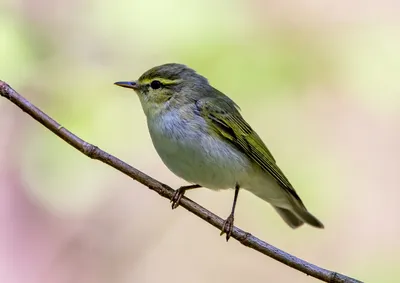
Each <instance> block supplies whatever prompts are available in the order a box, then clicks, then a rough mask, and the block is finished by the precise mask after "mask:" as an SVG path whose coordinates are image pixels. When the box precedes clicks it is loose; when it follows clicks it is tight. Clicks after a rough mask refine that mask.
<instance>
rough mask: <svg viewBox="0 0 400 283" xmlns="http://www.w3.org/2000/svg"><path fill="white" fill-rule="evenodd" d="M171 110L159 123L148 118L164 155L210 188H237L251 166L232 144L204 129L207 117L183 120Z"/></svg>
mask: <svg viewBox="0 0 400 283" xmlns="http://www.w3.org/2000/svg"><path fill="white" fill-rule="evenodd" d="M176 118H177V117H174V114H168V117H164V119H163V121H164V122H161V123H160V120H158V122H152V121H148V126H149V131H150V135H151V138H152V140H153V144H154V147H155V148H156V150H157V152H158V154H159V155H160V157H161V159H162V160H163V162H164V163H165V165H166V166H167V167H168V168H169V169H170V170H171V171H172V172H173V173H175V174H176V175H177V176H179V177H181V178H182V179H185V180H186V181H188V182H190V183H194V184H199V185H201V186H203V187H207V188H210V189H214V190H218V189H228V188H234V187H235V184H236V183H238V182H239V181H241V180H242V179H243V178H245V176H246V175H247V174H248V170H249V169H250V168H251V167H252V165H251V163H250V161H249V160H247V159H246V157H245V156H244V155H243V154H242V153H240V152H239V151H238V150H236V149H235V148H234V147H233V146H231V145H230V144H228V143H226V142H225V141H222V140H220V139H218V138H217V137H215V136H210V135H209V134H207V133H206V132H205V129H206V124H205V121H204V120H202V119H200V120H199V121H196V122H195V123H193V122H184V121H181V120H180V119H176Z"/></svg>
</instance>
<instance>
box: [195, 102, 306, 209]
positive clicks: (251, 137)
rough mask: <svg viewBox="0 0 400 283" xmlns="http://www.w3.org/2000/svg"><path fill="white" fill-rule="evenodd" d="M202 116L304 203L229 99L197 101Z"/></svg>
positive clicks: (222, 135)
mask: <svg viewBox="0 0 400 283" xmlns="http://www.w3.org/2000/svg"><path fill="white" fill-rule="evenodd" d="M196 106H197V109H198V110H199V112H200V115H201V116H202V117H203V118H205V119H207V120H208V121H210V122H211V124H212V125H213V129H214V130H215V132H217V133H218V134H219V135H220V136H221V137H222V138H224V139H225V140H227V141H228V142H230V143H231V144H233V145H234V146H235V147H237V148H238V149H239V150H240V151H241V152H244V153H245V154H246V155H247V156H248V157H249V158H250V159H251V160H252V161H253V162H255V163H256V164H257V165H259V166H260V167H261V168H262V169H264V170H265V171H266V172H268V173H269V174H270V175H271V176H272V177H274V179H275V180H276V181H277V183H278V184H279V185H280V187H282V188H283V189H284V190H285V191H287V192H288V193H289V194H290V195H292V196H293V197H295V198H296V199H297V200H299V201H300V203H302V202H301V200H300V198H299V196H298V195H297V193H296V191H295V190H294V188H293V186H292V185H291V184H290V183H289V180H288V179H287V178H286V177H285V175H284V174H283V172H282V171H281V170H280V169H279V167H278V166H277V165H276V161H275V159H274V157H273V156H272V154H271V152H270V151H269V150H268V148H267V147H266V145H265V144H264V142H263V141H262V140H261V138H260V137H259V136H258V135H257V133H256V132H255V131H254V130H253V129H252V128H251V127H250V125H249V124H247V122H246V121H245V120H244V119H243V117H242V115H241V114H240V113H239V111H238V109H237V106H236V105H235V104H234V103H232V102H231V101H230V100H226V99H225V97H217V98H207V99H200V100H198V101H197V102H196Z"/></svg>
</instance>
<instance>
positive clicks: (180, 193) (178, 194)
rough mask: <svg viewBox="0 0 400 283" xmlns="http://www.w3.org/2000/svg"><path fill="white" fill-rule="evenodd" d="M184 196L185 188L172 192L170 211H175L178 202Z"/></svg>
mask: <svg viewBox="0 0 400 283" xmlns="http://www.w3.org/2000/svg"><path fill="white" fill-rule="evenodd" d="M184 194H185V187H180V188H179V189H177V190H176V191H175V192H174V195H173V196H172V198H171V203H172V205H171V207H172V209H175V208H177V207H178V206H179V202H180V201H181V198H182V197H183V195H184Z"/></svg>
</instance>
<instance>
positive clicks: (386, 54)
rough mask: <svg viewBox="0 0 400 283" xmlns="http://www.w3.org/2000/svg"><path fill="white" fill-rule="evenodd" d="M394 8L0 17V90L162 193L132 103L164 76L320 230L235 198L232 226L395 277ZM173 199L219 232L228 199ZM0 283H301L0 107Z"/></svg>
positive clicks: (40, 4) (35, 4)
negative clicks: (254, 137)
mask: <svg viewBox="0 0 400 283" xmlns="http://www.w3.org/2000/svg"><path fill="white" fill-rule="evenodd" d="M399 13H400V2H399V1H391V0H380V1H378V0H376V1H372V0H371V1H359V0H356V1H350V2H349V1H314V0H304V1H260V0H246V1H244V0H233V1H232V0H229V1H228V0H223V1H212V0H202V1H179V0H170V1H161V0H159V1H144V0H143V1H126V0H123V1H105V0H103V1H77V0H72V1H62V0H55V1H50V0H36V1H31V0H18V1H15V0H5V1H4V0H3V1H2V2H1V3H0V79H2V80H4V81H7V82H8V83H9V84H10V85H11V86H12V87H14V88H15V89H16V90H17V91H19V92H20V93H21V94H23V95H24V96H25V97H26V98H28V99H29V100H30V101H31V102H32V103H34V104H35V105H37V106H38V107H40V108H41V109H42V110H43V111H45V112H46V113H48V114H49V115H50V116H52V117H53V118H54V119H56V120H57V121H58V122H60V123H61V124H62V125H63V126H64V127H66V128H68V129H69V130H71V131H73V132H74V133H76V134H77V135H78V136H80V137H81V138H83V139H85V140H87V141H88V142H90V143H93V144H95V145H97V146H99V147H100V148H102V149H104V150H106V151H108V152H110V153H111V154H114V155H116V156H117V157H120V158H121V159H123V160H125V161H127V162H128V163H130V164H132V165H133V166H135V167H137V168H139V169H140V170H143V171H144V172H146V173H148V174H150V175H151V176H153V177H155V178H157V179H159V180H161V181H163V182H165V183H167V184H169V185H171V186H173V187H179V186H181V185H184V184H185V182H184V181H183V180H180V179H179V178H177V177H175V176H174V175H173V174H172V173H171V172H170V171H169V170H168V169H167V168H166V167H165V166H164V165H163V164H162V162H161V160H160V159H159V157H158V156H157V154H156V152H155V150H154V149H153V146H152V143H151V140H150V138H149V135H148V132H147V127H146V121H145V117H144V114H143V112H142V109H141V106H140V103H139V101H138V99H137V97H135V94H134V93H133V92H131V91H128V90H126V89H121V88H117V87H115V86H114V85H113V82H115V81H119V80H128V79H136V78H137V77H139V76H140V75H141V73H143V72H144V71H145V70H147V69H149V68H150V67H153V66H155V65H159V64H162V63H167V62H180V63H184V64H187V65H188V66H190V67H192V68H194V69H196V70H197V71H198V72H199V73H201V74H203V75H205V76H206V77H208V79H209V80H210V82H211V83H212V84H213V85H214V86H216V87H217V88H218V89H220V90H222V91H223V92H225V93H226V94H228V95H229V96H231V97H232V98H233V99H234V100H235V101H236V102H237V103H238V104H239V105H240V106H241V108H242V113H243V115H244V117H245V118H246V119H247V120H248V122H249V123H250V124H251V125H253V127H254V128H255V129H256V130H257V132H258V133H259V134H260V135H261V137H262V138H263V139H264V140H265V141H266V143H267V145H268V146H269V148H270V149H271V151H272V152H273V153H274V155H275V158H276V159H277V160H278V164H279V165H280V167H281V168H282V169H283V171H284V172H285V173H286V175H287V176H288V178H289V179H290V180H291V182H292V183H293V184H294V185H295V187H296V189H297V191H298V192H299V194H300V195H301V197H302V198H303V200H304V202H305V203H306V205H307V207H308V208H309V210H310V211H311V212H312V213H314V214H315V215H316V216H318V218H320V219H321V220H322V221H323V222H324V224H325V226H326V229H325V230H317V229H313V228H311V227H309V226H304V227H302V228H301V229H298V230H291V229H290V228H288V227H287V226H286V224H285V223H284V222H283V221H281V219H280V218H279V216H278V215H277V214H276V213H275V212H274V211H273V210H272V209H271V207H270V206H269V205H268V204H266V203H264V202H262V201H261V200H259V199H257V198H256V197H255V196H253V195H251V194H249V193H247V192H242V193H241V194H240V198H239V203H238V208H237V213H236V219H235V220H236V222H235V223H236V225H238V226H239V227H240V228H242V229H244V230H246V231H249V232H251V233H253V234H254V235H256V236H258V237H260V238H261V239H264V240H266V241H267V242H269V243H271V244H273V245H276V246H277V247H279V248H281V249H283V250H285V251H287V252H289V253H292V254H294V255H296V256H299V257H301V258H303V259H305V260H307V261H310V262H312V263H314V264H317V265H319V266H322V267H325V268H328V269H331V270H335V271H338V272H342V273H345V274H347V275H350V276H352V277H356V278H358V279H361V280H363V281H366V282H397V281H396V279H397V278H399V276H400V269H399V268H398V267H399V265H400V261H399V257H398V255H399V253H400V244H399V241H398V239H399V238H400V221H399V216H400V206H399V205H398V202H399V199H400V192H399V186H400V182H399V168H400V161H399V160H400V149H399V144H400V83H399V76H400V52H399V50H400V17H399ZM188 196H189V197H190V198H192V199H193V200H195V201H196V202H198V203H200V204H201V205H203V206H205V207H206V208H208V209H210V210H211V211H213V212H215V213H217V214H218V215H220V216H221V217H223V218H225V217H226V216H227V215H228V214H229V211H230V207H231V202H232V198H233V191H226V192H218V193H217V192H212V191H209V190H206V189H199V190H196V191H191V192H189V193H188ZM0 219H1V222H0V223H1V226H0V227H1V228H0V281H1V282H9V283H17V282H18V283H22V282H23V283H38V282H40V283H50V282H51V283H70V282H71V283H72V282H74V283H80V282H82V283H83V282H85V283H106V282H107V283H108V282H113V283H125V282H138V283H147V282H174V283H178V282H230V283H234V282H244V281H246V282H317V280H316V279H313V278H311V277H307V276H306V275H304V274H302V273H300V272H298V271H296V270H293V269H291V268H288V267H286V266H284V265H282V264H280V263H278V262H276V261H274V260H271V259H270V258H268V257H265V256H263V255H261V254H259V253H257V252H254V251H252V250H250V249H248V248H245V247H243V246H241V245H240V244H238V243H237V242H236V241H235V240H231V241H230V242H229V243H226V242H225V240H224V238H222V237H219V231H217V230H216V229H215V228H213V227H211V226H210V225H209V224H207V223H205V222H203V221H201V220H200V219H198V218H197V217H195V216H193V215H191V214H190V213H188V212H186V211H185V210H184V209H182V208H179V209H177V210H174V211H172V210H171V209H170V205H169V202H168V201H167V200H165V199H162V198H160V197H159V196H158V195H157V194H155V193H153V192H151V191H150V190H148V189H147V188H145V187H143V186H141V185H139V184H138V183H136V182H134V181H132V180H131V179H129V178H128V177H126V176H124V175H122V174H120V173H118V172H116V171H115V170H114V169H112V168H109V167H107V166H105V165H103V164H101V163H99V162H95V161H92V160H90V159H88V158H86V157H84V156H83V155H82V154H80V153H79V152H77V151H76V150H74V149H72V148H71V147H70V146H68V145H67V144H66V143H64V142H63V141H61V140H60V139H58V138H57V137H55V136H54V135H53V134H51V133H50V132H49V131H47V130H46V129H45V128H44V127H42V126H41V125H40V124H38V123H37V122H35V121H34V120H33V119H31V118H30V117H28V116H27V115H25V114H24V113H23V112H22V111H20V110H19V109H18V108H17V107H16V106H14V105H13V104H11V103H10V102H9V101H7V100H6V99H0Z"/></svg>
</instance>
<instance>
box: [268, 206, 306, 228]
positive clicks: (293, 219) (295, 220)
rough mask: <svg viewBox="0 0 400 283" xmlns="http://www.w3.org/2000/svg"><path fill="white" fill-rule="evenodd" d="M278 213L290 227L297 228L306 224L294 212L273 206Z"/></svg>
mask: <svg viewBox="0 0 400 283" xmlns="http://www.w3.org/2000/svg"><path fill="white" fill-rule="evenodd" d="M273 208H275V210H276V212H278V214H279V215H280V216H281V217H282V219H283V220H284V221H285V222H286V224H287V225H289V226H290V227H292V228H293V229H294V228H297V227H300V226H301V225H303V224H304V221H303V220H301V219H300V218H299V217H297V216H296V214H294V213H293V212H291V211H290V210H288V209H285V208H280V207H277V206H273Z"/></svg>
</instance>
